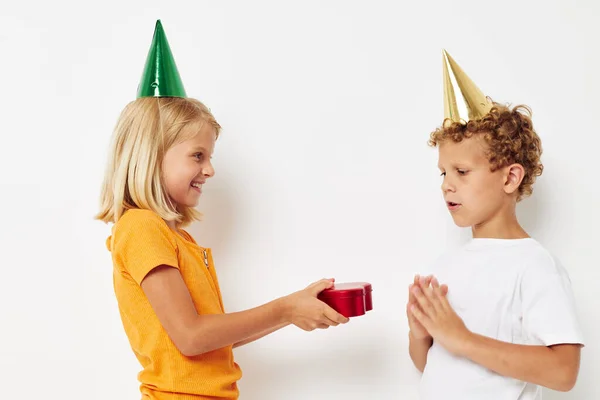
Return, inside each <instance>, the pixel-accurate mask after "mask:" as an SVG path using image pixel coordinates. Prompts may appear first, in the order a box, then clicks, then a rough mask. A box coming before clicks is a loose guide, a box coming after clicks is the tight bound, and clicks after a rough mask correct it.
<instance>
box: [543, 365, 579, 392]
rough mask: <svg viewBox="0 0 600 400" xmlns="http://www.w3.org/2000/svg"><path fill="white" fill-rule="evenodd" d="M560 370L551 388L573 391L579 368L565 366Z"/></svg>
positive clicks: (560, 390)
mask: <svg viewBox="0 0 600 400" xmlns="http://www.w3.org/2000/svg"><path fill="white" fill-rule="evenodd" d="M559 371H560V372H559V374H558V376H556V377H555V379H554V384H553V385H552V386H549V388H550V389H553V390H557V391H559V392H569V391H571V390H572V389H573V388H574V387H575V384H576V383H577V375H578V372H579V371H578V368H563V369H562V370H559Z"/></svg>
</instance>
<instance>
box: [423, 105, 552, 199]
mask: <svg viewBox="0 0 600 400" xmlns="http://www.w3.org/2000/svg"><path fill="white" fill-rule="evenodd" d="M493 105H494V106H493V107H492V109H491V110H490V112H489V113H488V114H486V115H485V116H484V117H483V118H481V119H478V120H471V121H469V122H467V123H466V124H465V123H464V122H463V123H459V122H453V121H452V120H450V119H446V120H444V123H443V124H442V126H441V127H439V128H437V129H436V130H435V131H433V132H432V133H431V135H430V138H429V142H428V144H429V145H430V146H431V147H436V146H438V145H439V144H440V143H441V142H443V141H445V140H452V141H453V142H455V143H458V142H461V141H462V140H463V139H467V138H471V137H473V136H475V135H482V138H483V139H484V140H485V143H486V144H487V146H488V151H487V158H488V160H489V162H490V168H491V171H492V172H494V171H496V170H498V169H500V168H503V167H506V166H508V165H511V164H514V163H517V164H520V165H522V166H523V169H524V170H525V176H524V177H523V181H522V182H521V185H520V186H519V193H518V196H517V201H521V200H522V199H523V198H524V197H526V196H530V195H531V193H533V183H534V182H535V180H536V178H537V177H538V176H540V175H541V174H542V171H543V169H544V166H543V165H542V163H541V161H540V157H541V155H542V141H541V140H540V138H539V136H538V135H537V133H536V132H535V130H534V129H533V123H532V121H531V109H530V108H529V107H528V106H525V105H518V106H515V107H514V108H513V109H510V108H509V107H507V106H504V105H501V104H498V103H493Z"/></svg>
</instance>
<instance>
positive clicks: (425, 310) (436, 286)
mask: <svg viewBox="0 0 600 400" xmlns="http://www.w3.org/2000/svg"><path fill="white" fill-rule="evenodd" d="M408 292H409V294H408V303H407V305H406V314H407V317H408V324H409V327H410V334H411V336H412V337H413V339H416V340H426V339H433V340H434V341H436V342H438V343H439V344H440V345H442V346H443V347H444V348H445V349H446V350H448V351H449V352H451V353H453V354H455V355H457V356H462V355H464V351H465V345H466V343H467V342H468V340H469V338H470V337H471V332H470V331H469V330H468V329H467V327H466V326H465V324H464V322H463V320H462V319H461V318H460V317H459V316H458V314H456V312H455V311H454V309H453V308H452V306H451V305H450V303H449V302H448V297H447V294H448V286H446V285H440V283H439V282H438V280H437V278H435V277H433V276H431V275H429V276H419V275H416V276H415V279H414V282H413V283H412V284H410V285H409V288H408Z"/></svg>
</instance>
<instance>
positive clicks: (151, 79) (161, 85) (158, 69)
mask: <svg viewBox="0 0 600 400" xmlns="http://www.w3.org/2000/svg"><path fill="white" fill-rule="evenodd" d="M137 97H138V98H140V97H187V95H186V93H185V89H184V88H183V83H182V82H181V77H180V76H179V71H178V70H177V65H176V64H175V59H174V58H173V54H172V53H171V47H170V46H169V42H168V41H167V36H166V35H165V31H164V29H163V27H162V24H161V22H160V20H158V21H156V28H155V29H154V37H153V38H152V45H151V46H150V51H149V52H148V57H147V59H146V65H145V66H144V74H143V75H142V80H141V81H140V84H139V86H138V92H137Z"/></svg>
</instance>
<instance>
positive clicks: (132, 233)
mask: <svg viewBox="0 0 600 400" xmlns="http://www.w3.org/2000/svg"><path fill="white" fill-rule="evenodd" d="M113 236H114V239H115V241H126V242H131V241H137V240H141V241H145V242H148V241H149V239H150V238H151V237H162V238H163V239H164V240H166V241H168V242H170V243H171V244H172V245H173V246H175V245H176V241H175V233H174V232H173V231H172V230H171V229H170V228H169V226H168V225H167V223H166V222H165V221H164V220H163V219H162V218H161V217H160V216H159V215H158V214H157V213H155V212H154V211H151V210H143V209H130V210H127V211H126V212H125V213H124V214H123V216H121V218H119V220H118V221H117V223H116V224H115V226H114V228H113Z"/></svg>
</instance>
